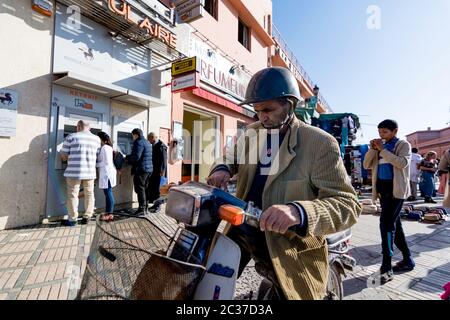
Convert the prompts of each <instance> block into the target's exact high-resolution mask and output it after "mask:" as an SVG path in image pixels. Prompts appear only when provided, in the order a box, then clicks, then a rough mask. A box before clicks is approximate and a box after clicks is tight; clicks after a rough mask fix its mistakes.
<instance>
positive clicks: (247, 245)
mask: <svg viewBox="0 0 450 320" xmlns="http://www.w3.org/2000/svg"><path fill="white" fill-rule="evenodd" d="M300 99H301V97H300V92H299V87H298V84H297V81H296V79H295V77H294V76H293V75H292V73H291V72H290V71H289V70H288V69H285V68H277V67H272V68H266V69H264V70H262V71H260V72H258V73H257V74H255V75H254V76H253V77H252V79H251V80H250V83H249V85H248V88H247V92H246V98H245V101H244V102H243V103H242V104H249V105H252V106H253V107H254V110H255V112H256V113H257V116H258V119H259V121H258V122H256V123H254V124H251V125H250V126H248V128H247V131H246V133H245V134H244V135H242V136H241V138H240V139H239V141H238V143H237V145H236V148H235V150H234V152H231V153H229V154H227V155H226V156H225V158H224V159H223V160H222V161H220V162H218V163H217V164H215V165H214V166H213V168H212V170H211V173H210V176H209V177H208V179H207V182H208V184H210V185H213V186H215V187H220V188H225V187H226V186H227V184H228V182H229V181H230V179H231V177H233V176H235V175H236V174H237V192H236V195H237V197H238V198H241V199H243V200H245V201H252V202H253V203H254V204H255V206H257V207H259V208H261V209H262V210H263V213H262V216H261V220H260V229H257V228H253V227H251V226H248V225H242V226H240V227H230V226H229V228H227V230H226V232H227V236H228V237H230V238H231V239H232V240H234V241H235V242H236V243H237V244H238V245H239V247H240V248H241V254H242V257H241V263H240V267H239V276H240V275H241V273H242V271H243V270H244V268H245V266H246V265H247V264H248V262H249V261H250V259H252V258H253V259H255V261H265V262H267V264H268V265H270V267H271V268H272V269H273V270H272V271H273V272H274V274H275V275H276V280H277V282H278V283H277V284H276V286H277V287H278V288H281V291H282V297H281V298H285V299H289V300H311V299H323V298H324V297H325V295H326V286H327V280H328V271H329V270H328V268H329V266H328V261H327V260H328V258H327V257H328V253H327V244H326V238H325V236H326V235H329V234H333V233H337V232H340V231H343V230H346V229H348V228H350V227H351V226H352V225H353V224H355V223H356V221H357V218H358V217H359V214H360V212H361V206H360V205H359V203H358V200H357V197H356V193H355V191H354V189H353V187H352V186H351V182H350V180H349V178H348V176H347V172H346V170H345V167H344V164H343V161H342V159H341V158H340V149H339V145H338V143H337V141H336V140H335V139H334V138H333V137H332V136H331V135H329V134H328V133H326V132H324V131H322V130H320V129H318V128H315V127H312V126H310V125H307V124H304V123H302V122H300V121H299V120H298V119H297V117H296V116H295V114H294V109H295V107H296V106H297V104H298V102H299V100H300ZM255 142H256V143H255ZM252 159H256V161H252Z"/></svg>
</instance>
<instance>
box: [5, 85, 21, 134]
mask: <svg viewBox="0 0 450 320" xmlns="http://www.w3.org/2000/svg"><path fill="white" fill-rule="evenodd" d="M18 101H19V95H18V93H17V91H15V90H9V89H0V137H12V136H15V135H16V119H17V106H18Z"/></svg>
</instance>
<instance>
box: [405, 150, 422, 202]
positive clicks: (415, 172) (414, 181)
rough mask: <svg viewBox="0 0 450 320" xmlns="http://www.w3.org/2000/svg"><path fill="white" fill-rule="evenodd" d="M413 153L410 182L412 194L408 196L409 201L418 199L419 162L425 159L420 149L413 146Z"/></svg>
mask: <svg viewBox="0 0 450 320" xmlns="http://www.w3.org/2000/svg"><path fill="white" fill-rule="evenodd" d="M411 151H412V155H411V165H410V170H409V179H410V181H409V184H410V188H411V196H410V197H409V198H408V201H416V200H417V186H418V184H419V177H420V170H419V164H420V162H421V161H422V160H423V158H422V156H421V155H420V154H419V150H418V149H417V148H412V150H411Z"/></svg>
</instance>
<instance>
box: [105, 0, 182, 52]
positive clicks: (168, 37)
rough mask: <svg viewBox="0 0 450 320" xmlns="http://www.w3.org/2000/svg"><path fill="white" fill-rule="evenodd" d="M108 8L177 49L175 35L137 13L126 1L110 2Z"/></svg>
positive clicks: (112, 0) (110, 0)
mask: <svg viewBox="0 0 450 320" xmlns="http://www.w3.org/2000/svg"><path fill="white" fill-rule="evenodd" d="M118 3H120V4H118ZM108 7H109V10H111V11H112V12H114V13H115V14H117V15H119V16H123V17H124V18H125V20H126V21H127V22H130V23H132V24H135V25H137V26H139V28H141V29H143V30H145V31H146V32H147V33H148V34H150V35H151V36H152V37H154V38H157V39H159V40H161V41H162V42H164V43H165V44H167V45H168V46H170V47H172V48H176V46H177V37H176V35H175V34H173V33H172V32H170V31H169V30H167V29H166V28H164V27H163V26H161V25H160V24H158V23H156V22H155V21H154V20H152V19H150V18H149V17H146V16H142V13H139V14H138V13H135V12H134V11H133V10H132V8H131V6H130V5H129V4H128V3H127V2H126V1H125V0H108Z"/></svg>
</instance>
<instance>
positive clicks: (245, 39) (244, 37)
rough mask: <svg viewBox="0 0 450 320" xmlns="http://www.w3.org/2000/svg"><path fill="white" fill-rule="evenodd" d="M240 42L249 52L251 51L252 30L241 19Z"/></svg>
mask: <svg viewBox="0 0 450 320" xmlns="http://www.w3.org/2000/svg"><path fill="white" fill-rule="evenodd" d="M238 32H239V34H238V40H239V42H240V43H241V44H242V45H243V46H244V47H246V48H247V50H248V51H251V47H250V29H249V27H247V26H246V25H245V24H244V23H243V22H242V21H241V19H239V30H238Z"/></svg>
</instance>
